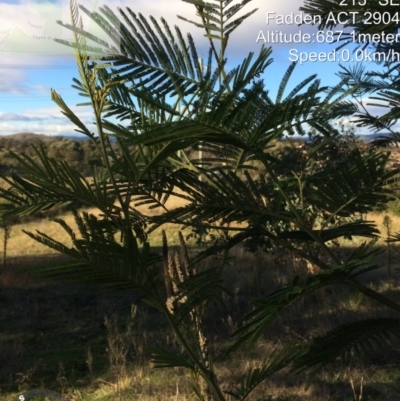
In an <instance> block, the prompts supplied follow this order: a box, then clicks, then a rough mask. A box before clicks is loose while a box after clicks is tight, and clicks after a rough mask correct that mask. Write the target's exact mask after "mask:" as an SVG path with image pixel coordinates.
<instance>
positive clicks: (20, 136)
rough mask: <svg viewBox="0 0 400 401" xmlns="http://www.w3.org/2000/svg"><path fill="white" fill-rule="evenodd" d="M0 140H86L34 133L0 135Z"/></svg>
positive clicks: (71, 136)
mask: <svg viewBox="0 0 400 401" xmlns="http://www.w3.org/2000/svg"><path fill="white" fill-rule="evenodd" d="M0 138H10V139H15V140H20V141H28V140H29V139H33V140H35V141H36V140H38V139H39V140H42V141H44V142H51V141H54V140H55V139H57V138H66V139H71V140H72V141H84V140H86V139H88V138H87V137H86V136H83V135H43V134H35V133H34V132H19V133H18V134H10V135H1V136H0Z"/></svg>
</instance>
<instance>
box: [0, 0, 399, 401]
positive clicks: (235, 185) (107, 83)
mask: <svg viewBox="0 0 400 401" xmlns="http://www.w3.org/2000/svg"><path fill="white" fill-rule="evenodd" d="M186 2H189V3H191V4H193V6H194V8H195V10H196V16H197V20H196V21H195V22H194V24H195V25H196V26H197V27H200V28H202V29H203V30H204V32H205V35H206V37H207V38H208V40H209V44H210V48H209V53H208V59H207V61H206V63H203V62H201V60H200V58H199V57H198V53H197V50H196V46H195V43H194V41H193V38H192V36H191V35H187V37H184V36H183V34H182V33H181V31H180V30H179V28H177V27H175V29H174V30H172V29H171V28H170V27H169V25H168V24H167V22H166V21H165V20H163V19H161V21H160V22H158V21H156V20H155V19H154V18H151V17H150V18H149V19H146V18H145V17H143V16H142V15H140V14H139V15H137V14H135V13H134V12H133V11H132V10H130V9H129V8H127V9H126V10H119V11H120V14H121V17H120V18H118V17H117V16H116V15H115V14H114V13H113V12H112V10H110V9H109V8H108V7H107V6H104V7H103V8H101V9H100V12H93V13H91V12H89V11H88V10H87V9H85V8H84V7H82V6H80V7H79V8H80V10H81V11H82V12H84V13H86V14H87V15H88V16H89V17H90V18H92V19H93V20H94V21H95V22H96V23H98V24H99V26H100V27H102V28H103V29H104V31H105V32H106V33H107V34H108V36H109V37H110V40H111V41H114V43H115V44H118V46H119V48H117V47H115V46H113V45H110V44H109V43H106V42H104V41H101V40H99V39H97V38H95V37H93V35H91V34H90V33H88V32H86V31H85V30H84V29H83V26H82V23H81V20H80V19H79V16H78V7H77V5H76V3H75V2H72V3H71V14H72V24H63V23H61V22H60V23H61V24H62V25H63V26H65V27H67V28H69V29H71V30H72V31H73V32H74V35H75V42H73V43H67V42H63V41H60V42H62V43H64V44H66V45H69V46H72V47H74V48H75V51H76V60H77V66H78V70H79V79H74V87H75V88H76V89H78V90H79V92H80V94H81V95H82V96H85V97H87V99H88V103H86V105H89V106H90V107H92V109H93V112H94V117H95V123H96V132H95V133H94V132H91V130H90V129H89V128H88V127H87V126H86V125H85V124H84V123H83V122H82V121H81V120H80V119H79V118H78V116H77V115H76V114H74V113H73V111H72V110H71V109H70V108H69V107H68V106H67V105H66V104H65V102H64V101H63V100H62V98H61V96H60V95H58V94H57V93H56V92H55V91H52V99H53V100H54V101H55V102H56V103H57V104H58V105H59V107H60V108H61V110H62V112H63V114H64V115H65V116H66V117H67V118H69V119H70V120H71V121H72V122H73V123H74V124H75V125H76V127H77V131H78V132H80V133H82V134H84V135H86V136H87V137H88V138H89V140H91V141H92V142H93V143H94V145H95V146H96V147H97V148H98V150H99V152H100V154H101V155H102V166H100V167H99V168H98V169H97V170H96V172H95V174H94V177H93V181H92V182H89V181H88V180H86V179H85V178H84V177H83V176H82V175H81V174H80V173H79V171H77V170H74V169H73V168H71V166H69V165H68V164H66V163H64V162H60V161H57V160H54V159H52V158H50V157H49V156H48V155H47V154H46V152H45V151H44V150H41V149H37V150H36V153H37V156H38V160H39V161H36V160H34V159H33V158H31V157H29V156H26V155H14V157H15V158H16V159H17V160H18V161H19V163H20V165H21V166H22V168H23V170H24V176H23V177H20V176H17V175H12V176H11V178H6V177H4V179H5V180H6V181H8V183H9V185H10V187H9V189H6V190H1V198H2V200H3V203H1V205H0V206H1V210H2V219H3V220H4V221H5V220H6V219H8V218H11V217H13V216H25V215H29V214H32V213H35V212H37V211H40V210H46V209H49V208H52V207H54V206H56V205H59V204H73V202H76V201H78V202H79V203H80V204H82V205H85V206H88V207H95V208H97V209H99V210H100V212H101V214H100V216H94V215H90V214H88V213H85V212H83V213H78V212H76V211H75V212H74V214H75V219H76V223H77V226H78V232H74V231H73V230H72V229H71V228H70V227H69V226H68V225H67V224H66V223H65V221H63V220H60V219H58V220H56V221H57V222H58V223H59V224H60V226H61V227H62V228H63V229H64V230H65V231H66V232H67V233H68V234H69V235H70V236H71V239H72V243H73V246H72V247H71V248H69V247H67V246H66V245H64V244H62V243H59V242H57V241H56V240H54V239H52V238H50V237H49V236H48V235H46V233H42V232H37V233H27V234H28V235H30V236H31V237H33V238H35V239H36V240H38V241H40V242H41V243H43V244H45V245H47V246H50V247H52V248H53V249H56V250H57V251H59V252H62V253H65V254H67V255H70V256H71V257H72V258H74V260H75V262H74V263H69V264H68V265H63V266H52V267H44V268H39V269H36V272H37V273H39V274H41V275H42V276H44V277H49V278H69V279H76V280H80V281H87V282H96V283H99V284H102V285H104V286H106V287H108V288H112V289H123V288H124V289H131V290H132V291H133V292H134V293H135V294H136V295H137V296H138V297H140V298H142V299H144V300H145V302H146V303H147V304H149V305H151V306H153V307H155V308H156V309H158V310H159V311H160V312H161V313H163V314H164V315H165V316H166V318H167V320H168V322H169V324H170V326H171V328H172V330H173V331H174V333H175V335H176V337H177V339H178V341H179V342H180V344H181V348H182V352H173V351H171V350H154V352H153V361H154V362H155V363H156V365H157V366H160V367H171V366H181V367H185V368H187V369H189V370H190V371H191V373H192V378H193V390H194V392H195V393H196V394H197V395H198V397H199V398H200V399H203V400H205V399H214V400H219V401H222V400H226V399H228V397H232V398H233V399H238V400H245V399H247V398H248V397H249V396H250V394H251V392H252V391H253V390H254V388H255V387H256V386H257V385H258V384H260V383H261V382H263V381H264V380H265V379H266V378H267V377H269V376H270V375H271V374H272V373H274V372H276V371H277V370H280V369H281V368H283V367H286V366H288V365H290V364H293V366H294V367H296V368H297V369H301V368H308V367H317V368H318V367H320V366H321V365H323V364H324V363H327V362H330V361H333V360H335V359H336V358H337V357H339V356H342V355H349V354H350V353H352V352H353V351H354V350H361V349H363V348H371V347H373V346H374V345H375V344H379V341H375V342H371V341H370V339H371V338H374V339H376V338H377V339H382V338H384V337H385V336H387V335H388V334H389V333H390V334H393V335H399V333H400V321H399V320H397V319H374V320H370V321H368V322H367V325H366V323H365V322H355V323H352V324H350V325H347V326H343V327H338V328H337V329H336V330H334V331H332V332H330V333H327V334H326V336H325V337H324V338H323V339H322V340H321V339H320V340H319V341H317V342H315V344H314V345H313V344H311V345H310V344H298V343H296V344H295V343H291V344H288V345H287V346H286V347H284V348H283V349H282V350H280V351H276V352H275V353H273V354H272V355H270V356H269V357H267V358H266V359H265V361H264V362H263V363H262V364H261V365H260V367H258V368H250V369H249V370H248V372H246V374H245V375H244V376H243V378H242V380H241V382H240V383H241V384H240V385H238V386H236V387H233V388H228V389H225V388H223V387H222V385H221V383H220V381H219V377H218V371H217V369H216V368H215V364H214V362H215V360H216V359H217V355H218V356H219V357H220V354H218V353H215V354H214V353H212V352H211V351H210V350H209V349H208V346H207V328H206V327H205V326H204V325H203V320H202V317H203V316H204V315H205V313H206V312H207V307H208V305H209V304H210V303H211V302H212V301H213V300H215V299H218V298H219V297H220V293H221V285H222V284H223V283H221V277H222V270H223V265H221V266H218V267H215V268H209V269H206V270H204V269H200V268H199V267H201V261H202V260H203V259H204V258H205V257H207V256H209V255H215V254H216V253H218V252H221V251H223V252H225V253H227V252H228V251H229V249H230V248H232V247H233V246H235V245H237V244H240V243H242V242H243V241H244V240H246V239H249V238H254V237H256V238H263V239H265V240H267V241H269V242H270V243H272V244H274V245H275V246H279V247H282V248H283V249H286V250H288V251H290V252H292V253H293V254H295V255H296V256H297V257H299V258H301V259H303V260H305V261H307V262H309V263H311V264H313V265H314V266H317V267H318V268H319V269H320V270H321V273H320V274H316V275H311V276H309V277H306V278H304V279H300V278H299V277H293V280H292V281H291V283H290V285H288V286H286V287H283V288H281V289H279V290H278V291H275V292H273V293H270V294H267V295H266V296H265V297H264V298H262V299H259V300H256V301H255V303H254V309H253V311H252V312H251V313H250V314H249V315H247V316H245V317H244V318H243V322H242V324H241V326H240V327H241V328H240V330H238V331H237V332H236V333H234V335H233V337H232V339H231V346H230V347H229V349H228V350H227V351H226V350H225V351H226V352H225V353H224V354H225V355H230V354H231V353H233V352H235V350H237V349H238V348H239V347H240V346H242V345H243V344H244V343H246V342H247V341H253V342H254V341H256V340H257V339H258V338H259V337H260V336H261V335H262V333H263V332H264V331H265V330H266V329H267V328H268V326H269V325H270V324H271V323H272V322H273V321H274V320H275V319H276V318H277V317H278V316H279V315H280V314H281V313H282V311H284V310H285V309H286V308H288V307H290V306H291V305H292V304H293V303H294V302H296V301H297V300H299V299H301V298H303V297H306V296H308V295H309V294H311V293H313V292H315V291H317V290H319V289H320V288H323V287H326V286H330V285H338V284H341V285H344V286H348V287H351V288H355V289H356V290H358V291H360V292H361V293H363V294H365V295H366V296H368V297H370V298H372V299H374V300H376V301H378V302H381V303H383V304H384V305H386V306H387V307H388V308H391V309H393V310H395V311H396V312H400V306H399V305H397V304H396V303H394V302H392V301H391V300H389V299H388V298H386V297H384V296H383V295H382V294H379V293H377V292H376V291H373V290H372V289H370V288H368V287H366V286H365V285H364V284H362V283H361V282H360V280H359V276H360V275H362V274H363V273H365V272H368V271H371V270H372V269H374V268H376V265H374V264H373V260H374V258H375V256H376V255H377V254H378V253H379V250H378V249H375V248H373V244H374V239H376V238H377V236H378V234H379V233H378V230H377V229H376V227H375V225H374V224H373V223H372V222H369V221H365V220H362V219H360V220H357V221H354V220H353V221H350V222H345V221H344V220H343V218H346V217H351V216H353V215H354V214H357V213H359V214H365V213H367V212H368V211H370V210H371V209H372V208H373V207H375V206H376V205H377V204H380V203H385V202H387V201H388V200H389V199H391V191H390V189H388V184H391V183H392V182H393V181H395V180H397V175H398V173H399V172H398V171H397V170H396V171H390V172H387V170H386V164H387V160H388V158H387V155H385V154H382V153H379V152H371V153H369V154H366V155H363V154H361V153H360V152H357V151H355V152H354V154H353V157H352V158H351V159H350V160H346V162H344V163H339V164H336V165H334V166H332V165H329V164H328V163H326V164H323V165H321V166H320V167H319V168H317V169H315V168H313V169H304V171H303V172H302V174H292V175H291V173H289V174H281V173H280V172H281V171H282V170H281V164H282V163H281V161H280V160H279V158H276V157H274V156H273V155H272V152H271V148H270V146H271V144H273V143H274V140H276V139H277V138H281V137H282V136H283V135H285V134H286V135H293V134H294V133H297V134H300V135H304V134H305V133H306V132H308V129H309V127H312V128H313V130H314V132H315V133H316V134H318V135H320V136H321V137H322V138H323V139H322V140H321V141H320V142H319V143H317V144H316V146H315V147H313V148H312V149H311V150H310V151H309V155H310V157H309V159H310V160H311V159H312V154H313V153H316V152H319V151H320V150H321V149H323V148H324V146H325V145H326V144H328V143H329V142H330V141H332V140H333V139H334V138H335V137H337V135H339V134H340V133H339V132H338V131H337V130H336V129H335V126H334V121H335V120H336V119H338V118H342V117H344V116H350V115H352V113H354V111H355V110H356V109H355V107H354V106H353V105H352V103H351V102H349V101H347V100H346V98H347V96H348V95H349V94H350V93H352V91H354V90H355V89H354V88H351V89H349V90H347V91H343V89H342V87H343V85H342V84H341V85H338V86H337V87H334V88H327V87H323V86H321V84H320V82H319V80H317V79H316V76H315V75H312V76H310V77H309V78H307V79H306V80H304V81H303V82H301V83H299V84H298V85H296V86H295V87H294V88H293V89H292V90H291V91H290V92H289V93H288V94H286V88H287V85H288V83H289V79H290V76H291V73H292V71H293V69H294V65H291V66H290V67H289V69H288V70H287V72H286V73H285V74H284V76H283V79H282V81H281V84H280V86H279V89H278V92H277V95H276V97H275V98H274V99H272V98H271V96H270V95H269V93H268V91H267V88H265V85H264V81H263V80H262V79H261V77H262V75H263V74H264V73H265V71H266V70H267V67H268V66H269V64H270V63H271V62H272V59H271V57H270V56H271V49H270V48H265V47H262V48H261V49H260V52H259V54H258V55H257V56H255V55H254V54H253V53H250V54H249V55H248V56H246V57H245V58H244V60H243V62H242V63H240V64H239V65H238V66H237V67H236V68H233V69H231V70H229V69H228V63H227V61H226V60H225V52H226V49H227V46H228V44H229V39H230V37H231V36H232V34H234V31H235V30H236V29H237V28H238V27H239V26H240V24H241V23H242V22H243V21H244V20H245V18H246V17H247V16H249V15H251V13H253V12H254V11H255V10H253V11H251V12H249V13H247V14H244V15H242V16H237V13H238V12H240V11H241V9H242V8H243V7H244V6H245V5H246V4H247V3H249V1H244V2H241V3H236V2H230V1H229V2H226V1H223V0H212V1H210V2H207V3H206V2H203V1H199V0H186ZM87 40H90V41H92V42H93V41H94V42H95V43H96V46H93V45H91V46H90V45H89V44H87ZM93 53H94V54H93ZM110 117H113V118H114V119H117V122H116V123H115V122H112V121H111V120H110ZM111 138H115V141H116V145H115V146H111V144H110V139H111ZM193 146H201V147H203V149H207V153H208V155H209V156H208V158H207V160H202V161H201V162H200V161H199V160H196V159H194V158H193V157H191V156H190V154H189V153H188V152H187V149H189V148H190V147H193ZM116 149H118V152H117V151H116ZM221 149H222V150H223V152H221ZM178 151H179V152H180V156H178ZM221 155H222V156H221ZM207 163H211V164H208V165H207ZM255 166H256V167H255ZM171 195H174V196H177V197H181V198H184V199H185V200H186V201H187V205H186V206H184V207H177V208H174V209H169V208H168V207H167V205H166V201H167V199H168V198H169V197H170V196H171ZM139 205H148V206H149V208H158V209H159V210H160V211H161V213H160V214H158V215H157V216H153V215H150V214H146V213H142V212H140V211H139V210H138V209H137V206H139ZM316 214H317V215H318V216H319V219H318V221H317V222H316V220H315V218H311V217H313V216H315V215H316ZM165 223H175V224H179V225H182V226H190V227H194V228H207V229H213V228H218V229H219V230H223V231H225V232H226V235H225V236H224V239H225V240H224V241H223V242H220V243H218V244H216V245H215V246H211V247H209V248H208V249H206V251H205V252H203V253H201V254H200V255H199V256H198V257H196V258H194V259H193V260H189V258H188V257H187V252H186V250H185V249H186V248H185V245H184V241H183V240H182V239H181V241H182V248H183V254H184V255H185V257H184V260H183V261H180V260H179V259H178V258H176V257H174V256H173V255H172V254H171V253H170V252H169V250H168V247H167V239H166V238H164V254H163V260H164V270H163V271H160V270H159V269H158V268H157V265H156V264H155V263H156V262H157V261H159V259H160V256H159V255H157V254H154V253H152V252H151V249H150V246H149V244H148V242H147V235H148V233H149V232H150V231H151V230H154V229H155V228H157V227H162V226H163V225H164V224H165ZM238 223H241V224H238ZM348 236H359V237H364V238H367V239H372V242H368V243H364V244H363V245H361V246H359V247H358V248H357V249H356V250H355V251H354V252H353V253H352V254H351V255H350V256H348V257H344V256H339V255H337V254H336V253H335V252H334V251H333V249H332V248H331V247H330V246H329V242H330V241H332V240H335V239H340V238H343V237H348ZM306 244H314V245H316V246H318V247H319V249H320V252H319V253H318V254H314V252H313V251H312V249H313V248H312V247H309V246H306ZM265 268H267V267H265ZM160 284H165V286H161V285H160ZM163 288H165V290H164V289H163ZM361 334H362V335H361ZM202 383H203V384H204V386H203V385H202Z"/></svg>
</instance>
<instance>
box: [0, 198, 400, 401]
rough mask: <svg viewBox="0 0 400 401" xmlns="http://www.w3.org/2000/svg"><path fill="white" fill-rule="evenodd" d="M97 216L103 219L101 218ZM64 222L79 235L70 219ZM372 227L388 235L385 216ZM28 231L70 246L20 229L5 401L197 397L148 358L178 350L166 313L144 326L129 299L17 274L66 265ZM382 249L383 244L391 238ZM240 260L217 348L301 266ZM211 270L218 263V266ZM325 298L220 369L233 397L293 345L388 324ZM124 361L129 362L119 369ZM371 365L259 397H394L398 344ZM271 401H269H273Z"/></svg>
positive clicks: (6, 339)
mask: <svg viewBox="0 0 400 401" xmlns="http://www.w3.org/2000/svg"><path fill="white" fill-rule="evenodd" d="M181 205H184V202H183V201H182V200H181V199H176V198H175V199H174V198H171V199H170V200H169V201H168V207H171V208H173V207H177V206H181ZM142 210H143V211H145V209H142ZM89 212H90V213H94V214H96V213H97V212H96V210H89ZM60 217H62V218H63V219H64V220H65V221H66V222H67V223H68V224H69V225H71V226H72V227H74V221H73V217H72V215H69V214H65V215H62V216H60ZM367 217H368V220H372V221H375V222H376V223H377V225H378V228H379V229H380V230H381V231H382V233H384V232H385V228H384V225H383V218H384V215H381V214H370V215H368V216H367ZM390 218H391V221H392V232H393V233H395V232H400V217H396V216H390ZM164 229H166V231H167V236H168V239H169V243H170V244H171V245H174V244H177V243H178V230H179V229H180V227H178V226H174V225H168V226H166V227H164ZM22 230H27V231H31V232H35V231H36V230H38V231H42V232H44V233H46V234H47V235H49V236H51V237H53V238H55V239H57V240H59V241H61V242H63V243H65V244H68V236H67V235H66V234H65V233H64V232H63V230H62V229H60V226H59V225H58V224H57V223H54V222H52V221H50V220H49V219H42V220H35V221H31V222H28V223H25V224H18V225H15V226H13V227H12V231H11V237H10V239H9V242H8V250H7V255H8V257H7V267H6V268H5V269H4V268H3V270H2V272H1V274H0V305H1V307H0V327H1V328H2V329H0V400H4V401H11V400H12V399H14V398H15V397H16V396H18V395H20V394H23V393H24V391H27V390H29V389H35V388H36V389H37V388H48V389H52V390H54V391H57V392H59V393H63V394H64V396H65V397H66V398H67V399H69V400H71V401H72V400H73V401H94V400H104V401H106V400H143V401H160V400H163V401H164V400H165V401H167V400H168V401H170V400H171V401H172V400H174V401H189V400H194V399H195V397H194V396H193V393H192V391H191V389H190V386H189V382H190V381H189V375H188V374H187V372H185V371H183V370H180V369H177V368H175V369H165V370H157V369H154V368H153V367H152V366H151V364H150V362H149V358H148V355H147V354H146V349H147V348H148V347H149V346H163V347H172V348H174V347H177V346H178V344H177V343H176V341H175V340H174V338H173V335H172V333H170V332H169V328H168V326H167V325H166V323H165V322H164V321H163V320H160V316H159V315H158V314H157V313H156V312H154V311H152V310H150V309H149V308H146V307H141V308H140V309H139V312H138V315H137V316H136V318H135V319H134V320H131V321H129V319H130V318H129V316H130V307H131V304H132V302H133V298H132V296H131V295H130V294H129V293H118V294H115V293H102V292H99V291H98V289H97V288H96V287H92V286H82V285H75V284H67V283H57V282H55V283H52V282H43V281H41V280H39V279H37V278H34V277H32V276H30V275H28V274H19V273H18V266H19V265H26V264H34V263H43V262H45V263H52V261H57V260H58V257H57V255H56V254H55V252H52V251H51V250H50V249H48V248H47V247H45V246H42V245H40V244H39V243H37V242H36V241H34V240H32V239H30V238H29V237H27V236H26V235H25V234H24V233H23V232H22ZM0 241H1V232H0ZM150 242H151V244H152V245H153V246H155V247H158V246H160V244H161V234H160V231H159V230H157V231H155V232H154V233H152V234H151V235H150ZM359 243H360V241H359V240H354V241H346V243H344V244H343V246H345V247H349V248H351V247H352V246H356V245H358V244H359ZM379 243H380V245H385V243H384V239H381V240H380V241H379ZM190 244H191V243H189V245H190ZM192 245H193V243H192ZM193 251H194V252H195V250H193ZM230 256H231V259H230V260H229V263H228V265H227V268H226V271H225V280H224V282H225V284H226V286H227V287H228V290H229V291H230V292H231V294H233V297H231V298H229V299H228V298H226V300H225V301H226V305H227V308H228V311H229V313H228V315H224V314H222V312H221V310H219V309H218V308H216V309H213V310H212V313H211V314H210V317H209V318H208V321H207V327H208V329H209V331H210V333H211V334H210V347H211V349H213V350H214V349H218V347H219V346H221V342H222V341H223V337H224V335H225V336H227V335H228V333H229V332H232V331H233V330H235V329H236V328H237V327H238V324H239V323H238V322H239V321H240V318H241V316H243V315H244V314H245V313H246V312H247V311H248V310H249V307H250V305H251V304H250V301H251V299H252V298H253V297H254V296H256V295H263V294H265V293H268V292H270V291H272V290H273V289H274V288H277V287H278V286H281V285H283V284H285V283H287V280H288V277H291V276H293V274H294V272H295V271H296V269H297V268H298V266H295V265H294V262H293V260H292V259H290V258H287V259H284V260H283V261H282V260H281V261H280V262H279V263H277V262H276V261H275V260H273V259H271V258H270V257H269V256H268V255H265V254H262V253H261V252H259V253H257V254H255V255H254V254H251V253H248V252H246V251H244V250H243V249H242V248H236V249H234V250H233V251H232V252H231V254H230ZM398 260H400V256H398V254H397V253H394V257H393V261H392V268H395V267H396V266H397V265H400V263H399V262H398ZM380 262H381V264H382V268H381V269H379V270H380V271H379V272H377V273H374V276H373V277H370V279H371V280H372V282H371V286H372V287H374V288H379V289H380V290H382V291H383V292H384V293H385V294H386V295H388V296H390V297H391V298H392V299H394V300H397V301H400V297H399V295H398V294H399V291H398V290H399V289H400V280H399V276H398V273H397V272H396V271H395V272H393V273H392V275H393V280H392V282H391V284H390V285H389V284H388V280H387V269H386V265H387V263H386V257H385V255H384V256H383V257H382V259H381V261H380ZM204 263H205V264H213V263H215V260H208V261H205V262H204ZM320 295H321V297H320V299H318V300H317V299H315V298H312V299H309V300H305V301H303V302H300V303H298V304H295V305H294V306H293V307H292V308H290V310H288V311H287V312H286V313H284V314H282V316H281V317H280V318H279V319H278V320H277V321H276V322H275V323H274V324H273V325H272V326H271V327H270V328H269V329H268V331H267V332H266V333H265V335H264V336H263V337H262V338H261V339H260V340H259V341H258V343H257V344H256V345H255V347H254V348H251V349H247V350H246V349H244V350H242V351H240V352H239V353H237V354H236V355H235V358H233V359H231V360H229V361H225V362H223V363H221V364H220V365H218V374H219V378H220V380H221V381H222V382H223V383H224V385H225V386H226V388H230V387H231V386H232V385H234V384H235V383H236V384H237V380H238V379H239V377H240V375H241V374H243V373H245V371H246V369H247V368H249V367H250V366H254V365H256V364H257V363H259V362H260V360H261V359H262V358H265V357H267V356H268V354H269V353H270V352H271V351H272V350H273V349H275V348H279V347H281V346H282V345H283V344H284V343H285V342H287V341H290V340H294V339H299V338H301V339H306V340H308V339H310V338H311V337H313V336H315V335H319V334H322V333H323V332H326V331H327V330H329V329H331V328H333V327H334V326H335V325H337V324H341V323H345V322H348V321H351V320H353V319H354V318H360V317H378V316H380V317H382V316H390V313H389V312H388V311H387V310H386V309H384V308H382V307H381V306H379V305H376V304H374V303H372V302H371V301H369V300H368V299H366V298H365V297H363V296H360V295H359V294H358V293H354V292H352V291H350V292H348V291H345V290H344V289H342V288H341V287H338V288H337V289H334V290H333V291H330V292H329V291H322V292H321V294H320ZM338 305H339V306H338ZM105 319H106V320H105ZM107 319H108V320H107ZM130 324H132V325H131V326H130ZM221 327H222V329H221ZM125 350H128V351H127V353H125ZM115 355H120V358H119V359H118V358H117V359H115ZM260 358H261V359H260ZM370 358H371V361H372V360H373V362H374V363H375V362H378V363H377V364H375V368H373V369H372V370H371V369H369V368H368V363H369V360H368V359H356V360H355V361H353V363H352V364H351V365H350V366H348V367H347V368H345V369H343V368H342V367H337V366H335V367H333V368H331V369H328V370H326V371H323V372H321V374H320V375H319V376H318V377H317V378H315V379H314V381H313V383H312V385H311V386H310V387H309V388H308V389H306V388H305V386H304V383H305V381H306V377H305V376H304V375H300V376H293V377H292V376H287V372H285V371H283V372H282V373H279V374H277V375H275V376H274V377H273V378H272V379H271V380H268V381H266V382H265V383H264V384H263V385H262V386H260V388H259V389H258V390H257V392H256V394H255V398H254V399H257V397H258V399H263V400H264V399H266V400H271V401H272V400H274V401H300V400H304V401H327V400H331V401H360V400H361V398H357V397H358V396H359V393H360V391H362V392H363V397H362V401H372V400H373V401H383V400H387V399H390V398H385V396H383V395H382V386H384V385H385V384H388V385H396V383H397V382H398V380H400V365H399V362H400V345H399V348H394V349H392V350H391V352H390V353H377V354H376V355H371V356H370ZM353 388H354V391H353ZM398 394H400V392H399V393H398ZM266 395H270V396H271V398H265V397H266ZM392 399H396V398H392ZM398 399H400V398H398ZM37 401H39V399H38V400H37ZM41 401H44V399H43V398H42V399H41Z"/></svg>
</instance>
